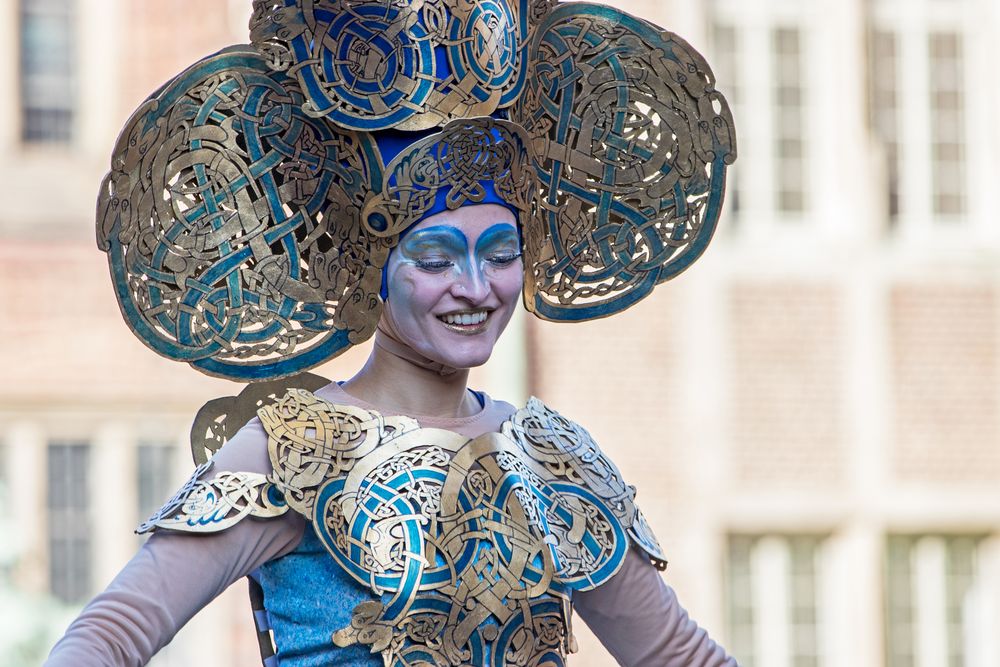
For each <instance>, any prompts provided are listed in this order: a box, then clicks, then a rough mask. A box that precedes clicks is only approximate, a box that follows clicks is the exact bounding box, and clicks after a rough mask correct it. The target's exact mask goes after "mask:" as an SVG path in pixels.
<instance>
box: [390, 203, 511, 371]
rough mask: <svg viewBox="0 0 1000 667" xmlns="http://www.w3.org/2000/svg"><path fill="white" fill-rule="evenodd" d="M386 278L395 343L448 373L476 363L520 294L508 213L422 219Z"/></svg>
mask: <svg viewBox="0 0 1000 667" xmlns="http://www.w3.org/2000/svg"><path fill="white" fill-rule="evenodd" d="M386 278H387V281H388V299H387V302H386V308H387V309H388V310H389V311H390V313H391V317H392V321H393V323H394V324H395V326H396V330H397V333H398V334H399V335H400V336H402V338H403V341H402V342H404V343H406V344H407V345H409V346H410V347H412V348H413V349H414V350H416V351H417V352H419V353H420V354H422V355H423V356H425V357H427V358H428V359H432V360H433V361H437V362H439V363H443V364H445V365H447V366H452V367H454V368H471V367H472V366H479V365H481V364H484V363H486V360H487V359H489V358H490V354H491V353H492V352H493V346H494V345H495V344H496V342H497V339H498V338H499V337H500V333H501V332H502V331H503V330H504V327H506V326H507V322H508V321H509V320H510V316H511V315H512V314H513V312H514V308H515V306H516V304H517V301H518V298H519V297H520V295H521V285H522V282H523V271H522V265H521V251H520V242H519V239H518V234H517V225H516V222H515V219H514V214H513V213H511V212H510V211H509V210H507V209H506V208H504V207H503V206H499V205H497V204H480V205H477V206H463V207H461V208H458V209H455V210H454V211H443V212H441V213H437V214H435V215H432V216H429V217H427V218H426V219H424V220H421V221H420V222H419V223H417V224H416V225H415V226H414V227H413V228H412V229H411V230H410V231H409V232H407V234H406V235H405V236H404V237H403V239H402V241H400V243H399V246H397V248H396V250H395V251H394V252H393V253H392V256H391V257H390V258H389V264H388V266H387V268H386Z"/></svg>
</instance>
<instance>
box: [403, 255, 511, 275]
mask: <svg viewBox="0 0 1000 667" xmlns="http://www.w3.org/2000/svg"><path fill="white" fill-rule="evenodd" d="M520 257H521V253H519V252H512V253H509V254H506V255H493V256H492V257H487V258H486V261H487V262H489V263H490V264H493V265H494V266H499V267H503V266H507V265H509V264H513V263H514V262H515V261H517V260H518V259H520ZM414 264H416V265H417V268H418V269H423V270H424V271H431V272H433V273H439V272H441V271H444V270H445V269H450V268H451V267H452V266H454V265H455V263H454V262H452V261H451V260H450V259H418V260H417V261H416V262H414Z"/></svg>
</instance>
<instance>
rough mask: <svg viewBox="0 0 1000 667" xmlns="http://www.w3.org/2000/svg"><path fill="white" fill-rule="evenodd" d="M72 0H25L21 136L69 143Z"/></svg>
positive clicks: (72, 74)
mask: <svg viewBox="0 0 1000 667" xmlns="http://www.w3.org/2000/svg"><path fill="white" fill-rule="evenodd" d="M75 23H76V12H75V8H74V3H73V2H72V0H21V2H20V30H21V34H20V67H21V80H20V84H21V87H20V93H21V139H22V140H23V141H24V142H25V143H68V142H69V141H71V140H72V138H73V122H74V114H75V106H76V104H75V100H76V67H75V64H74V60H75V59H74V57H73V56H74V50H75V46H76V34H75Z"/></svg>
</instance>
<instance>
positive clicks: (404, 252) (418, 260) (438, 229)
mask: <svg viewBox="0 0 1000 667" xmlns="http://www.w3.org/2000/svg"><path fill="white" fill-rule="evenodd" d="M520 245H521V241H520V237H519V236H518V233H517V229H516V228H515V227H514V226H513V225H511V224H509V223H500V224H496V225H493V226H492V227H489V228H488V229H486V230H485V231H484V232H483V233H482V234H480V235H479V238H478V239H477V240H476V247H475V249H474V250H473V251H471V252H470V250H469V241H468V238H466V236H465V234H464V233H463V232H462V231H461V230H459V229H458V228H456V227H452V226H449V225H438V226H435V227H427V228H425V229H421V230H418V231H415V232H412V233H410V234H408V235H406V236H405V237H404V238H403V241H402V242H401V243H400V245H399V249H398V250H399V253H400V257H401V259H402V260H403V261H405V262H408V263H409V264H412V265H413V266H416V267H417V268H418V269H421V270H423V271H427V272H429V273H445V272H448V271H455V272H457V273H466V272H470V271H472V270H474V269H475V270H478V271H480V272H487V271H489V270H490V269H498V268H499V269H502V268H504V267H506V266H509V265H510V264H512V263H513V262H515V261H516V260H517V259H518V258H520V256H521V250H520Z"/></svg>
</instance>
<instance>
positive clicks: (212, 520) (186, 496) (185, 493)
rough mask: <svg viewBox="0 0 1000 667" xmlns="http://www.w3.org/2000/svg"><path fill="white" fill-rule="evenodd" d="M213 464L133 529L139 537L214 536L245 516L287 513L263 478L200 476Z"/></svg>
mask: <svg viewBox="0 0 1000 667" xmlns="http://www.w3.org/2000/svg"><path fill="white" fill-rule="evenodd" d="M212 464H213V462H212V461H206V462H205V463H203V464H201V465H200V466H198V467H197V468H195V471H194V473H193V474H192V475H191V478H190V479H189V480H188V481H187V482H186V483H185V484H184V486H182V487H181V488H180V490H179V491H178V492H177V493H176V494H174V496H173V497H172V498H171V499H170V500H168V501H167V502H166V504H164V505H163V507H161V508H160V509H159V510H157V512H156V513H155V514H153V516H151V517H149V518H148V519H146V521H144V522H143V523H142V524H140V525H139V527H138V528H136V530H135V532H136V533H137V534H139V535H142V534H145V533H149V532H153V531H154V530H156V529H159V528H167V529H170V530H178V531H183V532H189V533H214V532H218V531H222V530H225V529H227V528H229V527H231V526H234V525H236V524H237V523H239V522H240V521H242V520H243V519H245V518H246V517H248V516H252V517H258V518H262V519H270V518H273V517H276V516H281V515H282V514H284V513H285V512H287V511H288V506H287V505H286V504H285V502H284V499H283V498H282V497H281V494H280V493H277V492H276V491H275V489H274V487H273V486H272V485H271V484H270V483H268V481H267V477H266V476H265V475H262V474H259V473H251V472H228V471H223V472H220V473H219V474H218V475H216V476H215V477H212V478H211V479H206V480H203V479H201V478H202V476H203V475H204V474H205V473H206V472H208V471H209V469H211V467H212Z"/></svg>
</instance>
